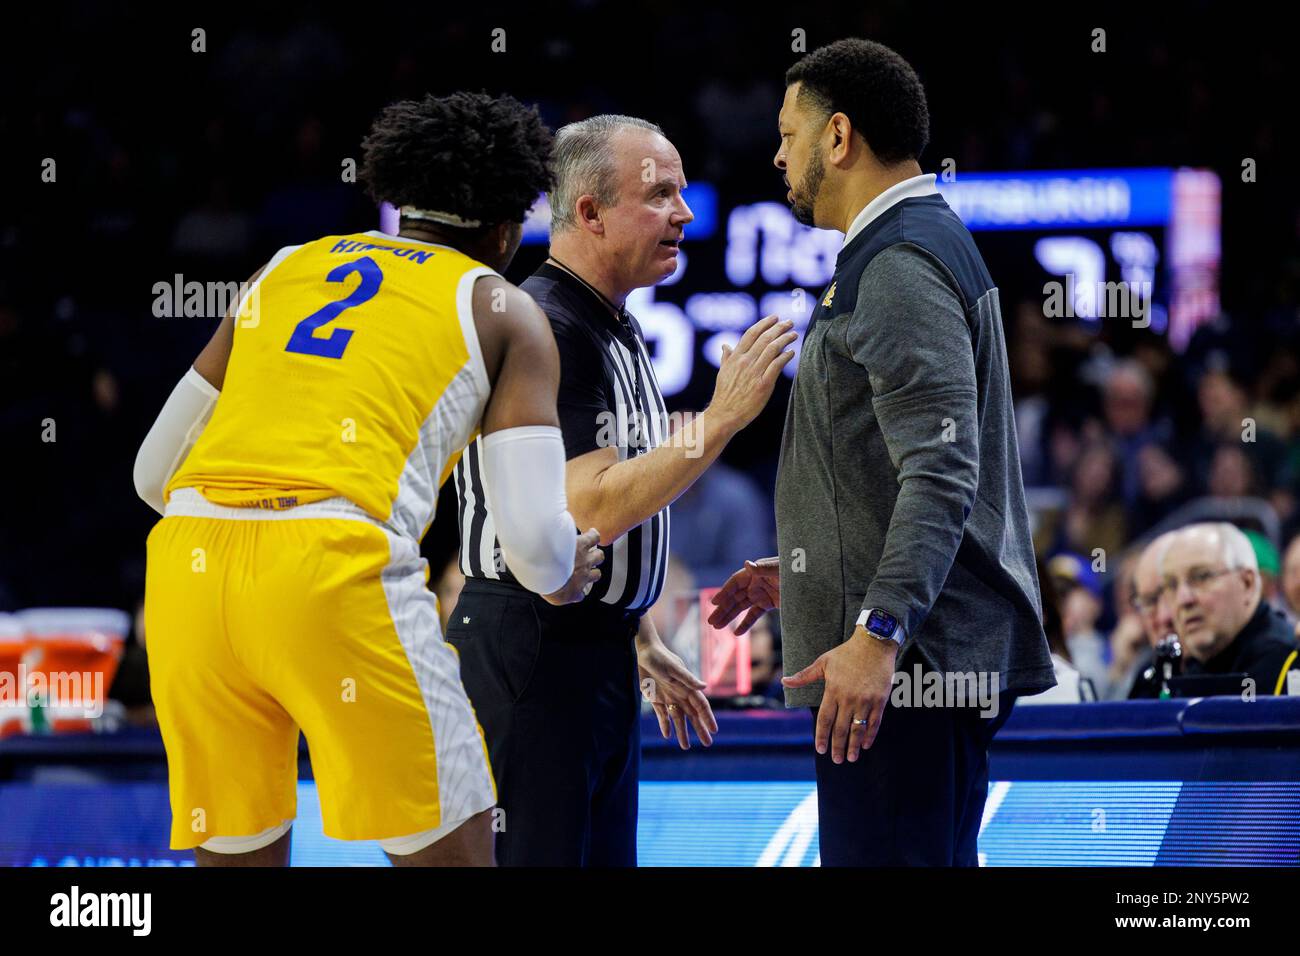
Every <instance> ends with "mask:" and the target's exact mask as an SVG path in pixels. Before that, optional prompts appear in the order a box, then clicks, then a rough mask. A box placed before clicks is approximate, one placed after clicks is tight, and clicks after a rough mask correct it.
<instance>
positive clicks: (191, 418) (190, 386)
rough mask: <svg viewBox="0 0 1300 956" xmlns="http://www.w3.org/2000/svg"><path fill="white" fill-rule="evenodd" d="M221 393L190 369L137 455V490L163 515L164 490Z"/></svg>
mask: <svg viewBox="0 0 1300 956" xmlns="http://www.w3.org/2000/svg"><path fill="white" fill-rule="evenodd" d="M220 394H221V392H220V391H219V390H218V389H217V388H216V387H215V386H213V385H212V384H211V383H210V382H209V381H208V380H207V379H205V378H204V377H203V376H202V375H200V374H199V373H198V372H197V371H195V370H194V369H193V368H191V369H190V370H189V371H188V372H186V373H185V377H184V378H182V379H181V380H180V381H179V382H177V383H176V387H175V388H174V389H172V393H171V395H170V396H168V398H167V402H166V403H165V404H164V405H163V407H162V411H161V412H159V413H158V420H157V421H155V422H154V423H153V428H150V429H149V434H147V435H145V436H144V443H143V444H142V445H141V446H140V451H139V453H138V454H136V456H135V490H136V493H137V494H139V495H140V497H141V498H143V499H144V501H145V504H147V505H148V506H149V507H150V508H152V509H153V510H154V511H156V512H158V513H159V514H162V513H163V511H164V508H165V507H166V506H165V505H164V504H163V489H164V488H166V487H167V482H168V481H170V480H171V477H172V475H174V474H176V469H177V468H179V467H180V464H181V462H183V461H184V460H185V456H186V455H188V454H189V453H190V449H191V448H193V447H194V443H195V442H196V441H198V440H199V435H200V434H202V432H203V426H205V425H206V424H207V423H208V419H209V418H211V417H212V409H213V407H214V406H215V405H216V404H217V397H218V396H219V395H220Z"/></svg>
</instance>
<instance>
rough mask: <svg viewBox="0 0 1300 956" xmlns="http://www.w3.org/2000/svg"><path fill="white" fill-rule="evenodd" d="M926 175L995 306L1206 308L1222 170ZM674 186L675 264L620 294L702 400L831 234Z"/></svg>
mask: <svg viewBox="0 0 1300 956" xmlns="http://www.w3.org/2000/svg"><path fill="white" fill-rule="evenodd" d="M937 186H938V188H939V191H940V193H941V194H942V195H943V197H944V199H945V200H946V201H947V202H948V204H949V205H951V206H952V208H953V210H954V211H955V212H956V213H957V215H958V216H960V217H961V219H962V220H963V222H965V223H966V226H967V228H969V229H970V230H971V232H972V233H973V235H974V237H975V241H976V244H977V245H978V246H979V249H980V252H981V253H982V254H983V256H984V258H985V261H986V263H987V264H988V267H989V272H990V274H991V275H992V277H993V281H994V282H995V283H996V284H997V286H998V288H999V293H1000V298H1001V302H1002V310H1003V316H1004V318H1006V317H1008V316H1010V315H1011V314H1012V313H1013V311H1014V309H1016V308H1017V306H1018V305H1019V304H1021V303H1026V302H1029V303H1035V304H1038V305H1040V306H1042V307H1043V309H1044V312H1045V314H1047V315H1049V316H1052V315H1053V314H1054V312H1053V310H1054V309H1055V310H1056V312H1055V314H1056V315H1059V317H1061V318H1063V319H1065V320H1067V321H1073V322H1077V323H1080V324H1082V325H1084V326H1085V327H1088V328H1090V329H1092V330H1094V331H1098V332H1100V331H1101V327H1102V325H1103V323H1106V322H1112V321H1114V322H1125V323H1128V324H1131V325H1133V326H1134V327H1139V328H1150V329H1151V330H1152V331H1154V332H1156V333H1159V334H1162V335H1165V336H1167V337H1168V340H1169V343H1170V345H1171V346H1172V347H1173V349H1174V350H1175V351H1181V350H1182V349H1184V348H1185V347H1186V345H1187V342H1188V341H1189V340H1190V338H1191V335H1192V332H1193V331H1195V329H1196V327H1197V326H1198V325H1199V324H1201V323H1202V322H1205V321H1208V320H1209V319H1211V318H1213V317H1214V316H1215V315H1216V314H1217V313H1218V310H1219V265H1220V188H1221V184H1220V181H1219V178H1218V176H1217V175H1216V174H1215V173H1213V172H1210V171H1208V170H1199V169H1170V168H1159V169H1079V170H1056V171H1033V172H991V173H956V172H951V171H945V172H943V173H941V174H940V175H939V177H938V180H937ZM683 195H684V197H685V199H686V201H687V203H688V204H689V205H690V206H691V209H692V211H693V212H694V213H695V219H694V221H693V222H691V223H690V224H689V225H688V226H686V230H685V233H686V238H685V241H684V242H683V244H682V250H681V252H680V253H679V255H678V265H677V271H676V272H675V273H674V274H673V275H672V276H671V277H670V278H669V279H668V280H666V281H665V282H663V283H662V284H660V285H658V286H655V287H653V288H648V289H638V290H636V291H635V292H633V293H632V294H631V295H630V296H629V297H628V302H627V305H628V308H629V309H630V310H631V312H632V314H633V315H635V316H636V317H637V319H638V320H639V321H640V322H641V325H642V327H643V329H644V331H645V334H646V339H647V346H648V348H649V350H650V354H651V357H652V358H653V360H654V365H655V372H656V375H657V376H658V378H659V384H660V387H661V388H662V389H663V392H664V395H665V396H667V397H670V398H671V397H673V396H676V403H677V404H679V405H681V404H688V405H694V406H695V407H703V405H704V404H705V403H707V401H708V398H709V396H710V394H711V393H712V388H713V379H714V373H715V372H716V370H717V367H718V364H719V362H720V359H721V353H722V346H723V345H724V344H725V345H734V344H735V342H736V340H737V339H739V337H740V335H741V333H743V331H744V330H745V329H746V328H748V327H749V326H750V325H751V324H752V323H754V322H755V321H757V320H758V319H759V318H761V317H762V316H765V315H769V314H776V315H779V316H780V317H782V318H784V319H790V320H793V321H794V323H795V328H796V330H798V331H800V332H802V331H803V329H804V328H805V327H806V325H807V323H808V319H809V317H810V316H811V314H812V309H813V305H814V304H815V303H816V301H817V297H818V296H819V295H820V294H821V292H822V290H823V289H824V288H825V287H826V286H827V285H828V284H829V283H830V281H831V275H832V273H833V272H834V270H835V259H836V256H837V255H838V254H839V251H840V248H841V246H842V243H843V237H842V235H841V234H840V233H838V232H835V231H830V230H824V229H814V228H811V227H809V226H804V225H802V224H800V223H798V222H796V221H795V219H794V217H793V216H792V215H791V214H790V210H789V207H788V206H787V205H786V203H785V202H775V201H771V200H768V199H764V198H759V197H754V196H734V195H729V194H727V193H726V192H725V191H724V189H723V187H722V185H721V184H712V183H702V182H692V183H691V184H690V185H689V186H688V187H687V189H686V191H685V193H684V194H683ZM396 225H397V222H396V214H395V212H394V211H393V210H392V209H391V207H386V208H385V210H384V213H383V216H382V222H381V228H383V229H384V230H385V231H387V232H395V231H396ZM549 227H550V209H549V207H548V205H547V202H546V197H545V196H542V197H541V198H540V199H539V201H538V203H537V204H536V205H535V206H534V208H533V210H532V212H531V213H530V214H529V216H528V219H527V220H526V222H525V223H524V245H523V247H522V248H521V250H520V253H519V256H518V257H517V259H516V263H515V265H514V266H513V267H512V268H511V276H512V278H514V279H516V280H522V279H523V278H524V277H525V276H527V275H528V273H529V272H531V271H532V270H533V269H534V268H535V267H536V266H537V264H538V263H540V262H541V261H542V259H544V258H545V247H546V243H547V238H548V234H549ZM1116 290H1120V291H1121V293H1122V294H1121V295H1120V296H1118V297H1116V295H1115V292H1116ZM798 344H799V343H798V342H796V344H795V347H796V348H797V347H798ZM796 367H797V363H795V362H791V363H789V364H788V365H787V366H786V368H785V374H786V375H787V376H791V377H793V375H794V373H795V370H796Z"/></svg>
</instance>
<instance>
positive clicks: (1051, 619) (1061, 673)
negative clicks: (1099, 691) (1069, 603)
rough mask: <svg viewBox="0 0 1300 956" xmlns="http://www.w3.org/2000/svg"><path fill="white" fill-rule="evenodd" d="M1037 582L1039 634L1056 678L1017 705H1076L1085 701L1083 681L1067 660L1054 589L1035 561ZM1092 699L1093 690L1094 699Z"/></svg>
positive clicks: (1048, 577)
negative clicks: (1040, 618) (1040, 601)
mask: <svg viewBox="0 0 1300 956" xmlns="http://www.w3.org/2000/svg"><path fill="white" fill-rule="evenodd" d="M1038 581H1039V585H1040V589H1041V591H1042V597H1043V631H1044V633H1046V634H1047V646H1048V648H1049V649H1050V650H1051V652H1052V670H1053V672H1054V673H1055V674H1056V686H1055V687H1052V688H1049V689H1048V690H1045V691H1043V693H1041V694H1034V695H1032V696H1030V697H1022V698H1021V699H1020V700H1019V702H1018V703H1019V705H1020V706H1024V705H1025V704H1076V703H1078V702H1079V701H1081V700H1085V699H1088V698H1085V697H1084V695H1083V689H1082V688H1083V677H1082V675H1081V674H1080V673H1079V671H1078V670H1077V669H1076V668H1075V666H1074V663H1073V661H1071V660H1070V649H1069V647H1067V646H1066V642H1065V629H1064V628H1063V627H1062V625H1061V609H1060V606H1059V605H1058V602H1057V598H1056V585H1055V584H1054V583H1053V581H1052V579H1051V576H1050V575H1049V574H1048V573H1047V569H1046V568H1045V567H1044V566H1043V559H1042V558H1039V559H1038ZM1093 696H1095V688H1094V695H1093Z"/></svg>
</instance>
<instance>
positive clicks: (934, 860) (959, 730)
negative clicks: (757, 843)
mask: <svg viewBox="0 0 1300 956" xmlns="http://www.w3.org/2000/svg"><path fill="white" fill-rule="evenodd" d="M912 660H913V659H912V655H910V654H909V655H908V658H907V661H906V663H905V664H902V663H900V664H899V665H898V670H899V671H902V672H903V673H905V674H907V675H908V676H909V677H910V676H911V675H912V673H913V672H912V669H911V668H912ZM997 700H998V709H997V714H996V716H993V717H981V716H980V714H981V709H980V707H979V706H973V707H971V706H968V707H895V706H894V704H893V703H892V702H891V703H890V704H889V705H888V706H887V707H886V708H885V713H884V715H883V716H882V718H881V721H880V730H879V731H878V733H877V734H876V739H875V742H874V743H873V744H872V745H871V749H870V750H865V751H863V752H862V753H860V754H859V755H858V759H857V761H856V762H854V763H849V761H848V758H847V756H846V757H845V760H844V763H841V764H836V763H835V762H834V761H832V760H831V751H830V748H829V747H828V748H827V750H826V753H824V754H816V755H815V756H816V764H817V814H818V821H819V823H818V827H819V835H820V845H821V863H822V866H978V865H979V857H978V849H977V845H976V844H977V840H978V837H979V830H980V819H981V818H982V817H983V815H984V802H985V798H986V797H987V796H988V788H989V759H988V751H989V743H990V742H991V741H992V739H993V735H994V734H996V733H997V732H998V729H999V728H1001V726H1002V725H1003V724H1004V723H1006V720H1007V718H1008V717H1010V716H1011V709H1012V707H1013V706H1014V704H1015V694H1014V693H1013V692H1009V691H1004V692H1002V693H1001V694H1000V695H997ZM988 710H990V711H991V710H992V708H991V707H990V708H989V709H988ZM812 715H813V725H814V727H815V726H816V721H817V708H815V707H814V708H812ZM859 716H861V715H859Z"/></svg>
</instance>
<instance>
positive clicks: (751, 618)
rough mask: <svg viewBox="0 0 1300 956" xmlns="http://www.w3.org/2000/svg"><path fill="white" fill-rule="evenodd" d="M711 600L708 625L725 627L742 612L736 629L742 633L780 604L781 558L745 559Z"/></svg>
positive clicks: (738, 632)
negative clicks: (711, 608)
mask: <svg viewBox="0 0 1300 956" xmlns="http://www.w3.org/2000/svg"><path fill="white" fill-rule="evenodd" d="M712 603H713V604H714V605H715V607H714V610H713V613H711V614H710V615H709V624H710V626H712V627H725V626H727V625H728V624H730V623H731V622H732V621H733V620H735V618H736V615H737V614H739V613H740V612H741V611H744V612H745V616H744V617H743V618H742V619H741V621H740V624H739V625H737V626H736V629H735V630H736V633H737V634H744V633H745V632H746V631H748V630H749V629H750V628H751V627H752V626H753V625H754V622H755V621H757V620H758V619H759V618H760V617H762V616H763V615H764V614H766V613H767V612H768V611H770V610H772V608H775V607H780V606H781V560H780V558H776V557H771V558H760V559H759V560H757V561H746V562H745V566H744V567H743V568H741V569H740V570H739V571H737V572H736V573H735V574H733V575H732V576H731V577H729V578H727V583H726V584H724V585H723V586H722V587H721V588H719V589H718V593H717V594H715V595H713V598H712Z"/></svg>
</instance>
